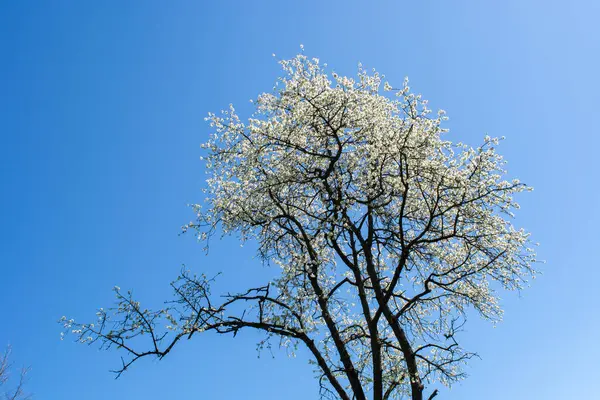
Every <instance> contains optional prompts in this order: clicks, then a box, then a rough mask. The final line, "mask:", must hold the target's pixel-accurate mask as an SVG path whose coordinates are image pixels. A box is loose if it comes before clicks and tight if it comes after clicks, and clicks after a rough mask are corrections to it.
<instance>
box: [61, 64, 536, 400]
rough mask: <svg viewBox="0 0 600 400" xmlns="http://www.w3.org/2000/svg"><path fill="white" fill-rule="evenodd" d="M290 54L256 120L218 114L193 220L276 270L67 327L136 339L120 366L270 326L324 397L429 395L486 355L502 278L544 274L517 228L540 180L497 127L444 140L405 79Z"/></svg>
mask: <svg viewBox="0 0 600 400" xmlns="http://www.w3.org/2000/svg"><path fill="white" fill-rule="evenodd" d="M280 63H281V65H282V67H283V71H284V75H283V76H282V77H281V78H280V79H279V80H278V81H277V84H276V85H275V87H274V88H273V91H271V92H269V93H264V94H261V95H260V96H259V97H258V98H257V99H256V101H255V106H256V111H255V113H254V115H253V116H252V117H251V118H249V119H248V120H247V121H246V122H243V121H242V119H241V118H240V117H239V116H238V115H237V113H236V111H235V109H234V107H233V106H230V108H229V109H228V110H226V111H224V112H223V114H222V115H216V114H209V117H208V118H207V119H208V121H209V123H210V126H211V127H212V130H213V134H212V135H211V137H210V139H209V141H208V142H207V143H206V144H205V145H204V147H205V149H206V153H207V155H206V157H205V160H206V167H207V170H208V172H209V178H208V180H207V187H206V189H205V192H206V195H207V200H206V203H204V204H198V205H195V206H194V209H195V211H196V214H197V218H196V220H195V221H194V222H192V223H190V224H188V225H186V226H185V227H184V229H185V230H194V231H195V232H196V233H197V234H198V236H199V238H200V239H201V240H208V238H210V237H211V236H212V235H214V234H221V233H225V234H236V235H239V236H240V238H241V240H243V241H247V240H250V241H253V242H254V243H256V244H257V245H258V249H259V254H260V256H261V258H262V259H263V260H264V261H265V262H268V263H270V264H273V265H276V266H277V267H278V268H279V269H280V273H279V275H278V277H277V279H274V280H273V281H271V282H265V284H264V286H260V287H254V288H248V290H247V291H244V292H241V293H233V294H231V293H229V294H226V295H224V296H222V297H215V296H213V295H211V291H210V284H211V279H209V278H206V277H205V276H203V275H194V274H192V273H191V272H189V271H183V272H182V274H181V276H180V277H179V278H178V279H177V280H175V281H174V282H173V283H172V287H173V290H174V295H175V297H174V299H173V300H172V301H171V302H169V303H167V305H166V307H165V308H164V309H161V310H156V311H152V310H148V309H144V308H143V307H142V306H141V305H140V303H139V302H138V301H136V300H135V299H134V298H133V297H132V295H131V293H130V292H127V293H123V292H122V291H121V290H120V289H119V288H115V292H116V296H117V304H116V306H115V307H113V308H110V309H107V310H104V309H100V310H99V311H98V313H97V315H98V321H96V322H95V323H93V324H80V323H77V322H75V321H74V320H72V319H71V320H67V319H66V318H64V319H63V323H64V326H65V328H66V329H67V330H68V331H69V332H72V333H75V334H76V335H77V337H78V339H79V340H80V341H81V342H85V343H96V342H98V343H100V344H101V345H102V346H104V347H107V348H110V347H116V348H118V349H121V350H123V351H125V352H126V353H127V355H128V356H129V358H127V359H125V360H124V361H123V365H122V368H120V369H119V370H118V373H119V374H120V373H121V372H123V371H124V370H125V369H127V368H128V367H129V366H130V365H131V364H132V363H133V362H135V361H136V360H137V359H139V358H141V357H145V356H156V357H159V358H162V357H164V356H165V355H166V354H168V353H169V352H170V351H171V349H172V348H173V346H175V345H176V344H177V343H179V342H180V341H181V340H182V339H191V338H192V337H195V336H196V335H199V334H200V333H202V332H205V331H216V332H219V333H233V334H234V335H235V334H236V333H237V332H238V331H239V330H241V329H258V330H261V331H264V332H265V334H266V339H269V338H278V339H279V340H280V341H279V343H280V344H281V346H284V347H287V346H297V345H303V346H305V347H306V348H307V349H308V350H309V352H310V354H312V357H313V362H314V365H315V370H316V372H317V374H318V378H319V379H318V380H319V384H320V388H321V394H322V395H323V396H328V397H331V398H340V399H348V400H349V399H358V400H361V399H367V398H372V399H374V400H382V399H401V398H404V397H405V396H409V397H410V398H412V399H413V400H421V399H423V398H429V399H431V398H433V397H434V396H436V394H437V393H438V392H437V390H436V391H431V390H429V391H428V390H427V387H429V386H430V385H432V384H434V383H436V382H441V383H443V384H445V385H449V384H451V383H452V382H455V381H456V380H458V379H461V378H462V377H463V376H464V373H463V371H462V369H461V367H462V366H463V364H464V363H465V362H466V361H467V360H468V359H469V358H471V357H472V356H473V355H474V353H471V352H469V351H467V350H465V349H464V348H463V347H462V346H461V345H460V343H459V337H458V335H457V333H458V332H459V331H460V330H461V327H462V326H463V325H464V323H465V321H466V317H467V312H468V310H469V309H474V310H476V311H477V312H478V313H479V314H480V315H481V316H482V317H483V318H485V319H489V320H492V321H497V320H499V319H500V318H501V315H502V310H501V308H500V306H499V304H498V298H497V291H498V290H499V289H501V288H504V289H507V290H519V289H521V288H522V287H524V285H525V284H526V282H527V279H528V278H530V277H532V276H534V273H535V271H534V269H533V267H532V264H533V263H534V262H535V253H534V250H533V249H532V247H533V245H532V243H531V242H530V239H529V233H527V232H525V231H524V230H523V229H517V228H515V227H514V226H513V223H512V221H513V217H514V214H513V212H514V210H516V209H518V204H517V202H516V201H515V199H514V197H513V196H514V195H515V194H517V193H519V192H522V191H527V190H530V188H529V187H527V186H526V185H525V184H523V183H521V182H519V181H518V180H516V179H514V180H510V179H507V178H506V175H507V173H506V171H505V162H504V161H503V158H502V157H501V156H500V155H499V154H498V153H497V152H496V146H497V145H498V143H499V140H500V139H496V138H490V137H485V138H484V140H483V143H482V144H481V145H480V146H478V147H475V148H473V147H470V146H467V145H465V144H461V143H453V142H451V141H448V140H446V139H445V136H446V130H445V129H444V128H443V127H442V124H443V122H444V120H445V119H446V117H445V113H444V112H443V111H440V112H438V113H437V114H433V113H432V112H431V111H430V110H429V109H428V107H427V101H425V100H423V99H422V98H421V97H420V96H419V95H415V94H413V93H412V92H411V90H410V88H409V86H408V81H406V80H405V82H404V84H403V85H402V86H401V87H400V88H398V89H396V88H394V87H392V86H391V85H390V84H389V83H387V82H386V81H385V77H384V76H383V75H380V74H378V73H377V72H375V71H373V72H370V71H367V70H366V69H364V68H362V67H359V71H358V75H357V77H356V78H351V77H346V76H340V75H338V74H336V73H329V72H328V71H327V67H326V66H324V65H322V64H321V63H320V62H319V60H318V59H315V58H313V59H310V58H308V57H307V56H305V55H304V54H300V55H298V56H296V57H295V58H293V59H291V60H283V61H280ZM142 335H143V336H142Z"/></svg>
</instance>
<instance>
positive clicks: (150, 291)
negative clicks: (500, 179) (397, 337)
mask: <svg viewBox="0 0 600 400" xmlns="http://www.w3.org/2000/svg"><path fill="white" fill-rule="evenodd" d="M566 4H567V2H559V1H554V0H550V1H548V0H546V1H541V0H531V1H522V0H506V1H502V2H478V1H460V0H457V1H399V0H396V1H373V2H370V4H368V5H367V2H358V1H355V2H353V1H320V2H318V1H312V0H311V1H306V2H300V1H288V2H283V1H253V2H250V1H222V2H200V1H173V2H169V3H168V4H167V2H159V1H129V2H118V1H104V2H82V1H59V0H56V1H41V2H35V3H34V2H27V1H19V2H16V1H13V2H2V4H0V57H2V63H1V64H0V133H1V139H2V140H1V145H0V152H1V157H0V189H1V196H0V222H1V224H0V304H1V305H2V307H1V308H0V348H1V347H2V346H4V345H5V344H8V343H10V344H11V345H12V347H13V354H14V357H15V358H14V360H15V362H16V363H17V364H27V365H30V366H31V367H32V371H31V374H30V381H29V384H28V388H29V390H30V391H31V392H33V393H34V394H35V399H39V400H42V399H45V400H47V399H57V400H59V399H60V400H72V399H73V400H75V399H82V398H83V399H86V400H100V399H167V398H171V399H180V398H212V399H265V400H270V399H273V400H275V399H282V398H286V399H292V400H293V399H311V398H317V391H318V387H317V384H316V382H315V381H314V379H313V373H312V371H311V367H310V366H309V365H308V363H307V355H306V353H304V352H300V354H299V355H298V357H297V358H295V359H290V358H288V357H287V356H286V355H285V353H284V352H280V351H278V350H277V349H274V350H273V355H274V357H273V356H272V355H271V353H269V352H268V351H265V352H263V353H262V354H261V357H260V358H258V357H257V352H256V342H257V341H258V339H259V338H260V337H261V336H260V335H258V334H254V333H250V332H243V333H241V334H240V335H238V337H236V338H235V339H232V338H231V337H229V336H215V335H205V336H198V337H195V338H194V340H192V341H190V342H185V343H182V344H180V345H179V347H178V348H177V349H176V351H174V352H173V354H171V355H169V357H167V358H165V359H164V360H162V361H160V362H157V361H150V360H143V361H142V362H139V363H136V364H135V365H134V366H133V368H132V369H131V370H130V371H128V372H127V373H126V374H124V375H123V376H122V377H121V378H120V379H118V380H115V379H114V375H113V374H111V373H110V372H108V371H109V370H110V369H111V368H114V367H117V366H118V365H119V364H118V363H119V356H118V354H117V353H116V352H100V351H98V350H97V349H96V348H95V347H86V346H82V345H76V344H74V343H72V342H71V341H68V340H65V341H62V342H61V341H60V340H59V333H60V326H59V325H58V324H57V323H56V321H57V320H58V319H59V318H60V317H61V316H62V315H67V316H68V317H75V318H77V319H78V320H81V321H90V320H92V319H93V318H94V312H95V309H96V308H97V307H102V306H108V305H110V304H111V302H112V300H113V295H112V293H111V288H112V287H113V286H114V285H119V286H120V287H121V288H123V289H133V290H134V291H135V293H137V295H138V297H139V299H140V300H141V301H142V303H143V304H147V305H148V306H160V305H161V304H162V300H164V299H167V298H168V296H169V287H168V283H169V282H170V280H172V279H173V278H175V277H176V276H177V274H178V272H179V270H180V268H181V265H182V264H185V265H186V266H187V267H188V268H190V269H192V270H194V271H198V272H201V271H202V272H206V273H207V275H211V274H214V273H216V272H219V271H222V272H223V274H222V277H221V278H220V281H219V283H218V285H217V286H218V287H217V288H216V291H218V289H219V288H221V289H223V290H231V291H235V290H236V289H241V288H243V287H245V286H247V285H249V284H252V283H254V282H256V283H261V282H263V281H264V279H266V278H267V277H269V276H271V275H272V274H273V273H274V271H273V270H269V269H268V268H265V267H262V266H261V265H260V262H259V261H258V260H256V259H254V254H253V251H252V246H247V247H244V248H241V247H240V246H239V244H238V242H237V241H236V239H235V238H229V239H225V240H222V241H213V243H212V245H211V249H210V253H209V255H208V256H205V255H204V253H203V251H202V245H201V244H199V243H197V242H196V240H195V239H194V237H193V236H192V235H183V236H179V233H180V230H181V225H183V224H185V223H187V222H188V221H189V220H190V219H191V218H193V213H192V211H191V209H190V208H188V207H187V204H189V203H194V202H200V201H201V200H202V193H201V188H202V186H203V184H204V178H205V175H204V172H203V164H202V163H201V162H200V160H199V157H200V155H201V150H200V146H199V145H200V143H202V142H204V141H205V140H206V138H207V135H208V133H209V132H210V131H209V127H208V125H207V124H206V123H205V122H204V120H203V119H204V117H205V116H206V114H207V113H208V112H209V111H215V112H218V111H219V110H220V109H223V108H226V107H227V105H228V104H229V103H233V104H234V105H235V106H236V109H237V110H238V111H239V113H240V115H241V116H244V117H247V116H248V115H249V113H250V112H251V105H250V103H249V99H251V98H254V97H255V96H256V95H257V94H258V93H260V92H263V91H268V90H270V88H271V87H272V86H273V83H274V82H275V79H276V78H277V76H279V75H280V74H281V72H280V68H279V66H278V65H277V63H276V60H275V59H273V57H272V55H271V54H272V53H275V54H276V58H290V57H293V56H294V55H295V54H296V53H297V52H298V51H299V46H300V44H303V45H304V47H305V53H306V54H307V55H308V56H311V57H313V56H314V57H319V58H320V59H321V61H322V62H325V63H327V64H328V65H329V67H330V68H331V69H332V70H336V71H337V72H339V73H342V74H353V73H354V72H355V71H356V66H357V64H358V62H359V61H360V62H362V63H363V64H364V65H365V66H366V67H368V68H371V67H375V68H376V69H377V70H378V71H380V72H381V73H383V74H385V75H386V77H387V79H388V80H389V81H390V82H391V83H392V84H394V83H395V84H396V85H400V84H401V82H402V80H403V78H404V77H405V76H408V77H409V78H410V82H411V87H412V88H413V90H414V91H415V92H418V93H422V94H423V97H424V98H426V99H429V100H430V105H431V108H433V109H434V110H436V109H438V108H443V109H445V110H446V111H447V112H448V116H449V117H450V120H449V121H448V122H447V124H446V127H448V128H450V133H449V134H448V135H447V138H448V139H449V140H453V141H461V142H465V143H468V144H471V145H474V146H475V145H477V144H479V143H481V140H482V139H483V137H484V136H485V135H486V134H487V135H490V136H506V140H505V141H503V142H502V143H501V145H500V146H499V152H500V153H501V154H502V155H504V156H505V158H506V159H507V160H508V162H509V164H508V166H507V167H508V170H509V172H510V174H511V175H512V176H515V177H519V178H520V179H521V180H522V181H523V182H525V183H527V184H529V185H531V186H533V187H534V188H535V190H534V192H532V193H528V194H523V195H522V196H519V200H520V203H521V206H522V210H520V212H519V214H518V215H517V219H516V225H517V226H522V227H525V228H526V229H527V230H529V231H530V232H532V233H533V240H534V241H536V242H540V243H541V246H540V247H539V252H538V254H539V258H540V259H543V260H546V261H547V263H546V264H543V265H539V268H540V269H541V270H542V271H543V275H541V276H540V277H539V278H538V279H536V280H535V281H534V282H532V287H531V288H529V289H527V290H526V291H524V292H522V293H521V295H519V294H517V293H503V294H502V296H501V297H502V298H503V303H502V304H503V305H504V308H505V318H504V321H503V322H502V323H500V324H498V325H497V327H495V328H493V327H492V326H491V325H489V324H487V323H485V322H482V321H479V320H477V318H472V319H471V320H470V321H469V324H468V325H467V328H466V332H465V334H464V335H463V338H464V339H463V343H464V345H465V347H466V348H467V349H468V350H471V351H476V352H477V353H479V355H480V356H481V359H480V360H479V359H474V360H472V361H471V363H470V366H469V367H468V368H467V372H468V373H469V375H470V377H469V378H467V380H465V381H463V382H462V383H459V384H457V385H456V386H455V387H453V388H452V389H451V390H442V392H441V393H440V395H439V397H438V398H439V399H440V400H444V399H461V400H470V399H473V400H475V399H482V398H485V399H487V400H500V399H575V398H589V396H590V393H595V392H596V391H597V388H595V387H592V382H593V381H595V379H596V378H597V372H598V365H597V360H598V359H599V358H600V345H599V344H598V341H597V337H598V332H599V331H600V322H599V320H598V318H599V314H598V306H599V305H600V304H599V303H600V300H599V298H598V291H597V289H596V287H595V286H594V285H595V284H596V282H599V281H600V268H598V267H599V263H598V259H597V257H596V253H595V251H596V250H595V249H597V246H598V239H599V238H600V235H599V234H598V226H599V225H600V217H599V215H598V211H597V207H598V203H599V200H600V189H599V188H598V183H600V179H599V178H598V173H599V172H600V168H598V164H597V162H598V148H599V146H600V139H599V135H598V123H597V119H598V116H599V115H598V106H599V105H600V78H599V76H598V71H600V24H598V16H599V15H600V3H598V2H596V1H580V0H574V1H571V2H568V5H566ZM225 288H226V289H225Z"/></svg>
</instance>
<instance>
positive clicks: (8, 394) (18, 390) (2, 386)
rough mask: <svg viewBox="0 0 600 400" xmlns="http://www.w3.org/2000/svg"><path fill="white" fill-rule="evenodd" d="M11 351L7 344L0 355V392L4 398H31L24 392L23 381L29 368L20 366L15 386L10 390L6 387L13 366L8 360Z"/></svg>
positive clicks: (18, 399)
mask: <svg viewBox="0 0 600 400" xmlns="http://www.w3.org/2000/svg"><path fill="white" fill-rule="evenodd" d="M11 353H12V349H11V347H10V346H8V347H7V348H6V350H5V351H4V354H2V355H0V393H2V395H3V396H4V398H5V399H6V400H28V399H31V396H30V395H28V394H26V393H25V382H26V381H27V373H28V372H29V368H25V367H23V368H21V370H20V372H19V378H18V380H17V383H16V385H15V387H14V388H13V389H12V390H10V389H8V388H7V386H8V384H9V382H10V381H11V368H12V366H13V365H12V363H11V362H10V355H11Z"/></svg>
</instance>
